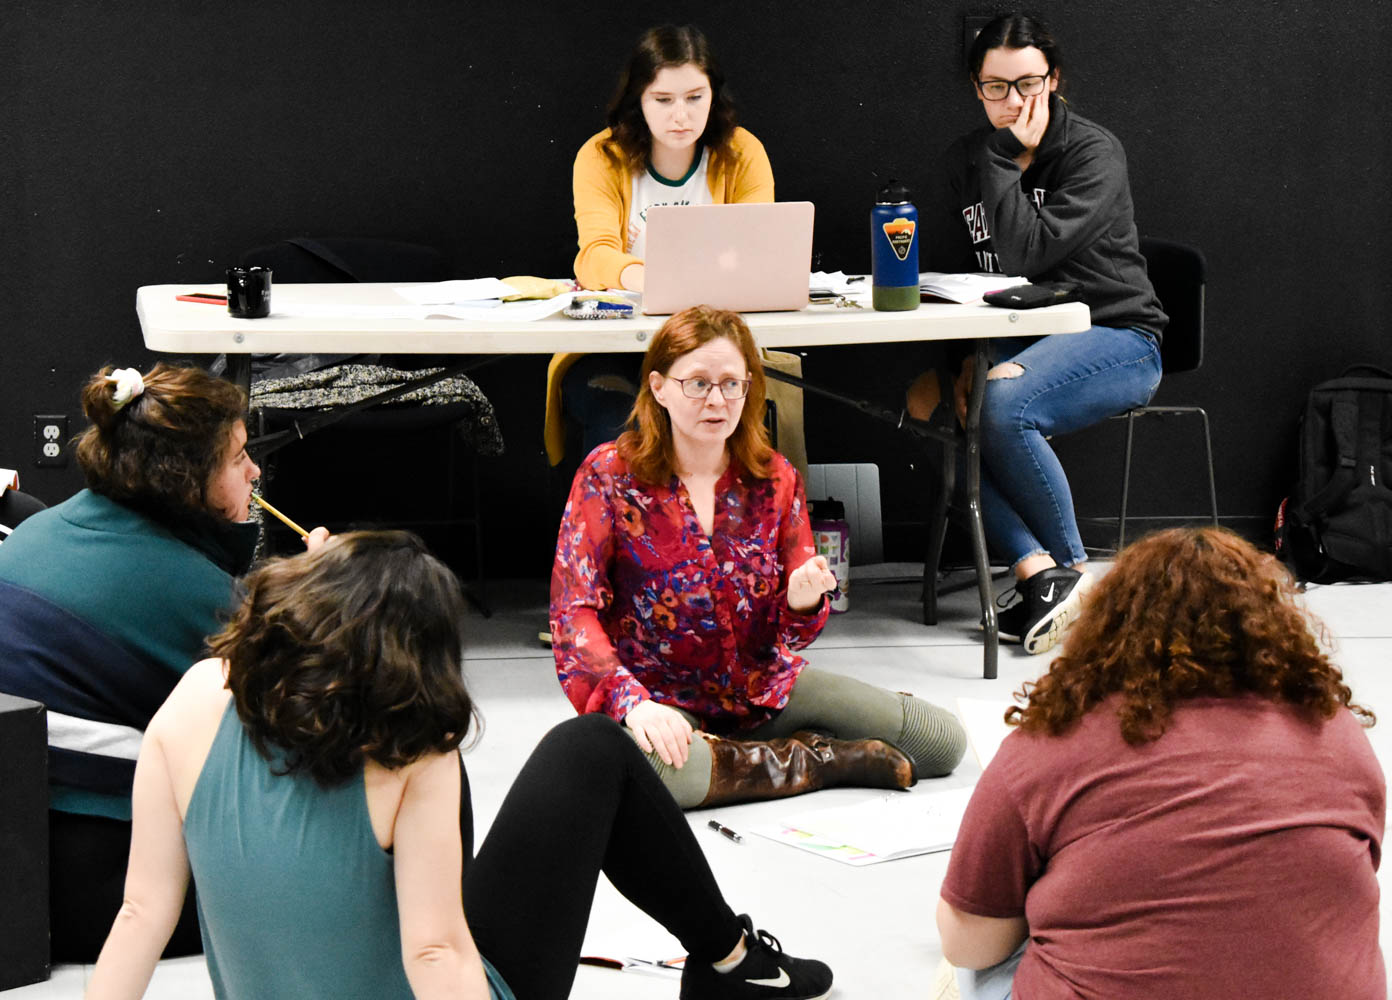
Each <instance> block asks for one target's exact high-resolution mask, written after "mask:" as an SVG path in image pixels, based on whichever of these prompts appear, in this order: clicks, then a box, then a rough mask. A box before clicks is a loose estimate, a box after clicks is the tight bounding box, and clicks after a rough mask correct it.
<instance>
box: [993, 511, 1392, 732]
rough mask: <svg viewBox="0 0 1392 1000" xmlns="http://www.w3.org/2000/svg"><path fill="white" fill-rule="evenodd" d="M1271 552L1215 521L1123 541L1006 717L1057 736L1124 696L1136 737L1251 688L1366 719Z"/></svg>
mask: <svg viewBox="0 0 1392 1000" xmlns="http://www.w3.org/2000/svg"><path fill="white" fill-rule="evenodd" d="M1295 598H1296V589H1295V583H1294V581H1293V580H1292V579H1291V576H1290V574H1289V573H1288V572H1286V570H1285V568H1284V567H1283V566H1282V565H1281V564H1280V563H1279V562H1277V561H1276V559H1275V558H1274V557H1272V556H1270V555H1266V554H1264V553H1261V552H1258V551H1257V549H1256V548H1254V547H1253V546H1252V545H1251V544H1249V543H1248V542H1246V541H1244V540H1243V539H1241V538H1239V537H1238V536H1237V535H1235V534H1233V533H1232V532H1230V531H1226V530H1224V529H1221V528H1172V529H1170V530H1168V531H1161V532H1158V533H1156V534H1153V535H1150V536H1147V537H1146V538H1143V539H1141V540H1140V541H1138V542H1136V543H1135V544H1134V545H1130V546H1128V547H1127V548H1126V549H1124V550H1123V551H1122V552H1121V554H1120V555H1118V557H1117V561H1116V565H1115V566H1113V568H1112V570H1111V572H1109V573H1108V574H1107V575H1106V576H1104V577H1103V578H1102V580H1101V581H1100V582H1099V583H1098V584H1097V586H1096V587H1094V588H1093V590H1092V592H1091V593H1089V594H1088V595H1087V597H1086V598H1084V603H1083V610H1082V613H1081V615H1080V616H1079V618H1078V622H1077V624H1075V625H1074V626H1073V628H1072V629H1070V630H1069V632H1068V635H1067V638H1066V639H1065V640H1064V646H1063V655H1062V656H1060V657H1058V659H1056V660H1055V661H1054V662H1053V664H1052V665H1050V667H1049V672H1048V673H1047V674H1045V675H1044V676H1043V677H1041V678H1040V679H1039V680H1038V681H1036V682H1034V683H1031V684H1026V685H1025V686H1024V688H1022V689H1021V691H1020V692H1019V693H1018V694H1017V695H1016V698H1017V699H1019V700H1020V701H1022V702H1024V704H1023V706H1019V705H1017V706H1013V707H1012V708H1010V709H1009V711H1007V712H1006V714H1005V721H1006V722H1007V723H1009V724H1011V725H1018V726H1019V727H1020V728H1021V729H1022V730H1024V731H1025V732H1031V733H1043V734H1047V735H1050V736H1058V735H1060V734H1061V733H1063V732H1065V731H1066V730H1068V729H1069V728H1070V727H1071V726H1073V725H1074V724H1075V723H1076V722H1078V720H1079V719H1081V718H1082V717H1083V716H1084V715H1086V714H1087V713H1088V712H1090V711H1091V710H1092V709H1093V708H1094V707H1096V706H1097V705H1098V704H1099V703H1100V702H1102V701H1103V700H1104V699H1107V698H1109V697H1112V696H1114V695H1119V696H1120V699H1119V701H1120V703H1119V705H1118V707H1117V716H1118V718H1119V720H1120V723H1121V735H1122V737H1123V738H1124V739H1125V740H1126V742H1127V743H1130V744H1131V745H1133V746H1135V745H1138V744H1142V743H1146V742H1149V741H1151V740H1154V739H1157V738H1158V737H1159V736H1160V735H1161V734H1162V733H1164V731H1165V727H1166V725H1167V724H1168V723H1169V720H1170V716H1171V715H1172V714H1173V713H1174V709H1175V706H1176V704H1177V703H1179V702H1181V701H1183V700H1184V699H1186V698H1200V697H1219V698H1230V697H1235V696H1238V695H1243V694H1254V695H1258V696H1260V697H1262V698H1267V699H1270V700H1271V701H1275V702H1281V703H1285V704H1288V705H1290V706H1292V707H1293V708H1294V709H1296V710H1297V711H1298V712H1300V713H1301V714H1303V715H1305V716H1306V717H1307V718H1308V719H1309V720H1310V721H1311V722H1316V721H1320V720H1324V719H1329V718H1332V717H1333V716H1334V715H1335V713H1336V712H1338V711H1339V709H1341V708H1347V709H1349V710H1350V711H1352V712H1353V713H1354V715H1356V716H1358V717H1359V721H1360V722H1362V724H1363V725H1364V726H1371V725H1373V724H1374V722H1375V721H1376V717H1375V716H1374V715H1373V713H1372V712H1370V711H1368V710H1367V709H1365V708H1362V707H1361V706H1359V705H1355V704H1353V702H1352V700H1351V698H1352V695H1351V693H1350V691H1349V688H1348V685H1346V684H1345V683H1344V679H1343V674H1342V673H1341V672H1340V670H1339V668H1338V667H1336V666H1335V665H1334V664H1333V663H1332V662H1330V660H1329V657H1328V656H1326V655H1325V653H1324V652H1323V650H1321V649H1320V646H1319V643H1318V641H1317V638H1316V634H1317V633H1318V634H1319V635H1320V636H1323V634H1324V627H1323V625H1321V624H1320V623H1319V622H1317V621H1316V620H1314V619H1313V618H1312V617H1311V616H1310V615H1309V613H1308V612H1307V611H1305V610H1304V608H1302V607H1301V606H1300V605H1299V604H1297V603H1296V599H1295Z"/></svg>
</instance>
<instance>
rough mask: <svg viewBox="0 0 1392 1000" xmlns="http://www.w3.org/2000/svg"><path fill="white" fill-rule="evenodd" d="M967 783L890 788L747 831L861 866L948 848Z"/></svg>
mask: <svg viewBox="0 0 1392 1000" xmlns="http://www.w3.org/2000/svg"><path fill="white" fill-rule="evenodd" d="M971 795H972V789H971V788H948V789H944V790H943V791H938V792H927V791H920V792H910V793H904V792H896V793H892V794H888V795H881V796H877V797H876V798H873V799H870V800H868V801H864V802H857V803H854V804H852V805H847V806H836V807H833V808H830V809H818V810H813V811H809V812H804V813H798V814H797V815H794V816H787V817H785V818H784V819H782V820H781V821H780V822H778V823H771V824H766V825H763V826H755V827H753V828H752V832H754V833H757V834H758V835H759V836H761V837H767V838H768V839H769V840H773V841H777V842H778V843H780V844H786V845H788V846H789V847H796V848H797V849H798V850H800V851H807V852H808V853H809V854H815V855H817V856H819V857H823V858H830V859H831V860H833V861H839V862H841V863H842V864H846V865H854V866H857V867H859V866H863V865H875V864H879V863H880V862H882V861H894V860H896V859H898V858H909V857H913V856H914V855H917V854H932V853H934V852H935V851H946V850H950V849H951V848H952V844H953V842H954V841H955V840H956V839H957V829H958V827H960V826H961V825H962V816H963V814H965V813H966V810H967V802H968V801H970V799H971Z"/></svg>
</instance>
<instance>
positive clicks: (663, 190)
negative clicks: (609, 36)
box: [546, 25, 773, 465]
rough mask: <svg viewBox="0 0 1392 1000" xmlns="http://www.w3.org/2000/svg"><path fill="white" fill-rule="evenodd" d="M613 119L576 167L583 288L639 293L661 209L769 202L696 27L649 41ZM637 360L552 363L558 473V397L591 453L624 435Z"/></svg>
mask: <svg viewBox="0 0 1392 1000" xmlns="http://www.w3.org/2000/svg"><path fill="white" fill-rule="evenodd" d="M608 121H609V127H608V128H606V129H605V130H604V131H603V132H600V133H599V134H598V135H595V136H592V137H591V138H590V139H589V141H588V142H586V143H585V145H584V146H582V147H581V148H580V152H579V153H578V154H577V155H576V157H575V174H574V185H575V226H576V229H577V231H578V233H579V240H580V252H579V254H577V255H576V257H575V277H576V280H577V281H579V283H580V284H581V285H582V286H584V287H585V288H590V289H601V288H626V289H630V290H632V291H637V292H641V291H642V290H643V243H644V230H645V227H646V219H647V214H648V209H649V208H651V207H652V206H654V205H725V204H731V203H734V202H759V201H773V168H772V166H771V165H770V164H769V159H768V154H767V153H765V152H764V147H763V145H762V144H761V143H760V142H759V140H758V139H756V138H754V136H753V135H751V134H750V133H749V132H748V131H746V130H745V129H742V128H740V127H738V126H737V125H736V124H735V108H734V104H733V102H732V101H731V99H730V94H729V92H728V90H727V88H726V85H725V75H724V74H723V73H722V72H721V71H720V68H719V67H718V66H717V65H716V62H715V58H714V56H712V55H711V51H710V46H709V45H708V43H707V42H706V38H705V36H704V35H702V34H701V32H700V31H699V30H698V29H697V28H695V27H692V26H690V25H687V26H684V27H674V26H672V25H664V26H662V27H658V28H650V29H648V30H647V31H645V32H644V33H643V35H642V37H641V38H639V39H638V45H637V47H636V48H635V49H634V51H633V55H632V56H631V57H630V59H629V62H628V66H627V68H626V69H625V70H624V73H623V76H622V77H621V78H620V80H619V87H618V90H617V92H616V93H615V96H614V99H613V100H612V101H611V102H610V104H609V110H608ZM581 359H584V360H581ZM640 361H641V357H640V356H639V355H637V354H631V355H623V354H596V355H590V356H588V357H586V356H585V355H583V354H557V355H555V356H554V357H552V359H551V365H550V367H549V368H548V370H547V373H546V384H547V392H546V451H547V455H548V456H549V458H550V460H551V464H552V465H555V464H558V463H559V462H560V460H561V458H562V456H563V454H564V452H565V428H564V424H563V422H562V396H564V400H565V403H564V407H565V409H564V412H565V413H568V414H569V415H570V416H571V417H573V418H574V419H576V420H577V421H578V422H579V423H580V424H581V425H582V427H583V431H582V438H583V444H584V450H585V452H586V453H588V452H590V451H592V450H593V449H594V448H595V447H597V446H598V445H600V444H603V443H604V442H606V441H610V440H612V439H614V438H615V437H617V436H618V434H619V432H620V431H621V430H622V429H623V424H624V421H625V420H627V419H628V413H629V410H630V409H632V407H633V399H634V397H635V396H636V395H637V375H638V365H639V362H640ZM577 362H578V363H577Z"/></svg>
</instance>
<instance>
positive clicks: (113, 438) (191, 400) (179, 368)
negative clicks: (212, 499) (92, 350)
mask: <svg viewBox="0 0 1392 1000" xmlns="http://www.w3.org/2000/svg"><path fill="white" fill-rule="evenodd" d="M112 371H113V369H112V367H111V366H110V365H108V366H107V367H105V368H103V369H102V370H101V371H99V372H97V373H96V374H95V375H93V376H92V377H91V379H89V380H88V382H87V385H86V386H84V387H83V389H82V412H83V413H85V414H86V415H87V419H88V420H89V421H90V422H91V426H90V427H88V428H87V429H86V430H84V431H83V432H82V433H81V434H79V435H78V436H77V443H76V446H75V448H74V451H75V453H76V455H77V464H78V465H80V466H81V467H82V473H83V475H84V476H85V477H86V479H87V486H88V487H89V488H90V489H91V490H92V491H93V492H94V493H100V494H102V495H103V496H106V497H110V498H111V499H112V500H116V501H118V502H121V503H126V504H129V505H131V506H133V507H138V508H140V509H142V510H147V511H152V512H155V513H164V514H170V515H181V516H187V515H195V516H209V517H214V518H217V519H218V520H219V521H226V520H227V516H226V515H225V514H223V513H222V512H220V511H218V510H217V509H216V508H215V507H213V506H212V504H210V503H209V501H208V485H209V483H210V482H211V481H212V478H213V474H214V473H215V472H216V471H217V470H218V468H219V467H220V466H221V465H222V464H223V463H224V462H225V461H226V460H227V458H228V454H227V452H228V448H229V447H230V445H231V439H232V428H233V426H234V425H235V424H236V423H237V421H239V420H245V418H246V406H247V400H246V394H245V393H243V392H242V390H241V389H239V388H238V387H237V386H235V385H233V384H232V383H231V382H228V381H226V380H224V379H220V378H216V377H214V376H212V375H209V374H208V373H207V372H205V371H203V370H201V369H199V368H193V367H188V366H183V365H169V364H165V363H164V362H162V361H161V362H160V363H159V364H157V365H155V367H154V368H152V369H150V371H149V373H148V374H146V375H145V376H144V380H145V391H144V392H142V393H141V394H140V395H139V396H136V397H135V398H133V399H131V400H130V401H129V402H128V403H126V404H125V405H124V406H122V407H120V408H119V409H118V408H117V407H116V403H115V401H114V399H113V396H114V394H115V391H116V386H115V384H114V383H112V382H108V381H107V380H106V376H107V375H110V374H111V372H112Z"/></svg>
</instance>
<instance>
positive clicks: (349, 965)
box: [184, 699, 515, 1000]
mask: <svg viewBox="0 0 1392 1000" xmlns="http://www.w3.org/2000/svg"><path fill="white" fill-rule="evenodd" d="M277 763H279V762H278V761H277ZM184 843H185V844H186V845H187V847H188V855H189V864H190V867H191V868H192V871H193V880H194V883H195V884H196V885H197V887H198V921H199V925H200V927H201V928H202V932H203V949H204V952H205V953H206V955H207V959H208V975H209V976H210V977H211V979H212V981H213V992H214V993H215V995H216V996H218V997H219V998H226V1000H269V998H274V997H285V998H287V1000H289V998H294V1000H317V998H323V1000H354V998H362V1000H393V998H397V997H400V998H402V1000H410V998H411V987H410V984H409V983H407V981H406V971H405V969H404V968H403V967H402V964H401V930H400V925H399V924H398V921H397V912H396V882H395V877H394V874H393V868H392V856H391V855H390V854H388V853H387V852H386V851H384V850H382V848H381V846H380V845H379V844H378V843H377V838H376V837H375V836H374V835H373V832H372V822H371V820H370V818H369V817H368V813H367V795H366V790H365V788H364V785H363V779H362V776H361V775H359V776H358V777H356V778H353V779H351V780H349V781H346V782H344V783H343V784H342V785H338V786H335V787H333V788H322V787H320V786H319V785H318V784H317V783H316V782H315V781H314V779H313V778H311V777H309V776H308V775H306V774H294V775H286V776H279V775H276V774H273V773H272V771H271V765H270V764H269V763H268V762H267V761H266V759H265V758H264V757H262V756H261V755H260V754H259V753H257V751H256V748H255V747H254V746H253V745H252V743H251V740H250V738H248V736H247V733H246V728H245V727H244V726H243V725H242V723H241V720H240V719H239V718H238V717H237V713H236V709H235V707H234V705H233V703H232V700H231V699H228V704H227V711H226V712H225V713H224V714H223V717H222V722H221V724H220V725H219V726H218V732H217V736H216V738H215V739H214V740H213V746H212V749H211V750H210V751H209V752H208V759H207V762H206V763H204V765H203V771H202V773H201V774H200V775H199V776H198V783H197V784H196V785H195V786H194V790H193V797H192V798H191V799H190V800H189V806H188V815H187V816H186V817H185V818H184ZM484 968H485V970H486V971H487V973H488V980H489V986H490V987H491V989H492V994H493V997H494V998H495V1000H515V998H514V997H513V994H512V991H511V990H509V989H508V987H507V984H506V983H504V982H503V980H502V977H501V976H499V975H498V973H497V971H496V970H495V969H494V968H493V967H492V966H491V965H489V964H488V963H487V962H486V961H485V963H484Z"/></svg>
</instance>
